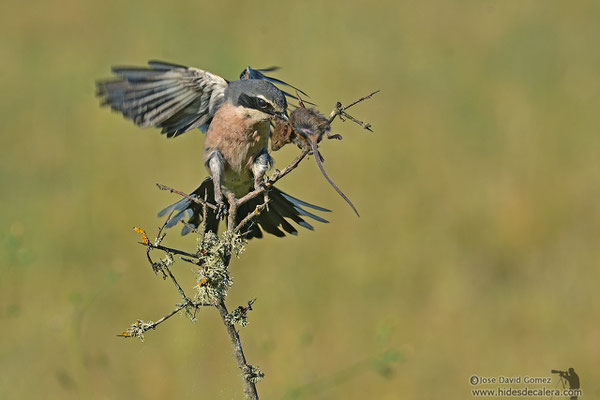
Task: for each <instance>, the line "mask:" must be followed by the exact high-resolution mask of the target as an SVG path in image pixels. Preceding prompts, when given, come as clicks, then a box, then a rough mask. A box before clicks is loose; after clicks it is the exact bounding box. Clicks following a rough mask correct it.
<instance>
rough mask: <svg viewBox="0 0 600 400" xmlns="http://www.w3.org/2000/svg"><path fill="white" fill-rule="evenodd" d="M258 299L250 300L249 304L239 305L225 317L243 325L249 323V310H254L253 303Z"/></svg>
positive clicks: (233, 322) (229, 320)
mask: <svg viewBox="0 0 600 400" xmlns="http://www.w3.org/2000/svg"><path fill="white" fill-rule="evenodd" d="M255 301H256V299H253V300H250V301H249V302H248V306H239V307H237V308H236V309H235V310H233V311H232V312H230V313H229V314H227V317H225V319H226V321H227V322H228V323H230V324H231V325H233V324H239V325H241V326H246V325H248V311H251V310H252V304H254V302H255Z"/></svg>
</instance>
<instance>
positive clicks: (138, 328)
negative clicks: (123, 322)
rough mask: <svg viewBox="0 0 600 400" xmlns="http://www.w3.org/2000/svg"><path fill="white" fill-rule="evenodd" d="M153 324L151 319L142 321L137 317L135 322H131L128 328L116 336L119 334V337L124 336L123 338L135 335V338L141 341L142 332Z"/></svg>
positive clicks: (142, 338)
mask: <svg viewBox="0 0 600 400" xmlns="http://www.w3.org/2000/svg"><path fill="white" fill-rule="evenodd" d="M153 326H154V322H153V321H149V322H146V321H142V320H141V319H138V320H137V321H136V322H134V323H133V324H131V327H130V328H128V329H127V330H126V331H123V332H121V333H120V334H119V335H117V336H121V337H125V338H130V337H137V338H140V340H141V341H142V342H143V341H144V332H146V331H147V330H148V329H151V328H152V327H153Z"/></svg>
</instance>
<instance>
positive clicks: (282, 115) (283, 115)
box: [275, 110, 290, 122]
mask: <svg viewBox="0 0 600 400" xmlns="http://www.w3.org/2000/svg"><path fill="white" fill-rule="evenodd" d="M275 115H276V116H277V117H279V118H280V119H282V120H283V121H284V122H288V121H289V120H290V116H289V115H288V113H287V111H285V110H284V111H282V112H278V113H276V114H275Z"/></svg>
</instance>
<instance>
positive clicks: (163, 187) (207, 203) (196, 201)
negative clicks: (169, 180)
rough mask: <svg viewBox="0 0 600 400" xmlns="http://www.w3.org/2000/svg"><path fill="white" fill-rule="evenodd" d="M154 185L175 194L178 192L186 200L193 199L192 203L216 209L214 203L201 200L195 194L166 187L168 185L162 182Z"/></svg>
mask: <svg viewBox="0 0 600 400" xmlns="http://www.w3.org/2000/svg"><path fill="white" fill-rule="evenodd" d="M156 186H157V187H158V188H159V189H160V190H168V191H169V192H171V193H175V194H178V195H180V196H181V197H185V198H186V199H188V200H191V201H193V202H194V203H197V204H200V205H202V206H203V207H210V208H212V209H213V210H216V209H217V206H215V205H214V204H211V203H209V202H207V201H203V200H201V199H199V198H198V197H196V196H192V195H189V194H187V193H185V192H181V191H179V190H176V189H173V188H170V187H168V186H166V185H163V184H160V183H157V184H156Z"/></svg>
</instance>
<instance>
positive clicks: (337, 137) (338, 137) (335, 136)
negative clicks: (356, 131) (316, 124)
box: [327, 133, 342, 140]
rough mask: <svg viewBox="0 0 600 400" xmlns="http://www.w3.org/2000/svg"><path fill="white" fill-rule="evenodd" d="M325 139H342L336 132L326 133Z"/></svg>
mask: <svg viewBox="0 0 600 400" xmlns="http://www.w3.org/2000/svg"><path fill="white" fill-rule="evenodd" d="M327 139H337V140H342V135H340V134H339V133H336V134H334V135H327Z"/></svg>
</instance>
